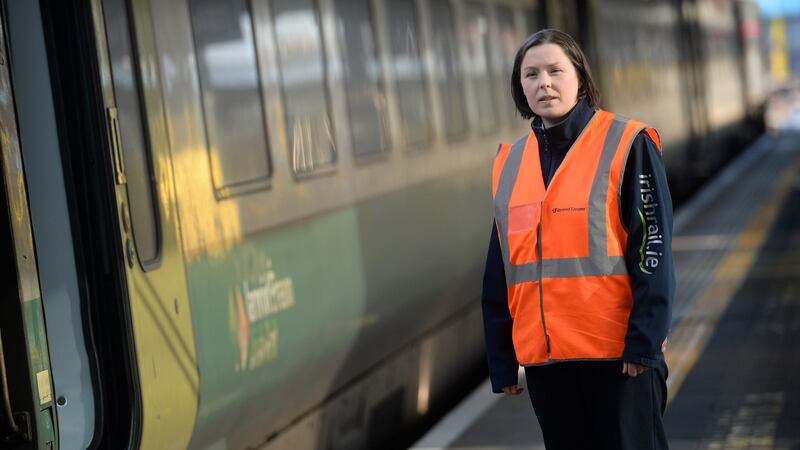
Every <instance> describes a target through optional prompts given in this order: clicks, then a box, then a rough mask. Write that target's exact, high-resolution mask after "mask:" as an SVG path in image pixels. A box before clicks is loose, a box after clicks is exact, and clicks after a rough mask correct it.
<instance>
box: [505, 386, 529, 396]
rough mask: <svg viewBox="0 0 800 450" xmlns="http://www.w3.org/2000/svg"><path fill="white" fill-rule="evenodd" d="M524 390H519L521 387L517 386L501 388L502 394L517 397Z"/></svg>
mask: <svg viewBox="0 0 800 450" xmlns="http://www.w3.org/2000/svg"><path fill="white" fill-rule="evenodd" d="M524 390H525V389H523V388H521V387H519V386H517V385H513V386H506V387H504V388H503V393H504V394H506V395H519V394H521V393H522V391H524Z"/></svg>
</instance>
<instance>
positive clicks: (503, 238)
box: [494, 135, 535, 286]
mask: <svg viewBox="0 0 800 450" xmlns="http://www.w3.org/2000/svg"><path fill="white" fill-rule="evenodd" d="M528 136H530V135H528ZM528 136H523V137H521V138H520V139H518V140H517V142H515V143H514V145H512V146H511V150H509V151H508V156H507V157H506V163H505V165H503V171H502V172H501V173H500V179H499V180H498V182H497V192H496V193H495V196H494V205H495V211H494V217H495V220H497V227H498V230H497V234H499V235H500V247H501V249H500V250H501V251H500V253H502V254H503V266H504V267H506V284H507V285H509V286H510V285H511V284H513V283H514V281H513V280H514V278H512V277H511V271H510V270H508V268H510V267H513V266H512V265H511V264H510V263H509V259H508V258H509V255H508V203H509V202H510V201H511V192H512V191H514V183H516V181H517V174H519V167H520V164H521V163H522V153H523V152H524V151H525V144H527V143H528ZM534 139H535V138H534Z"/></svg>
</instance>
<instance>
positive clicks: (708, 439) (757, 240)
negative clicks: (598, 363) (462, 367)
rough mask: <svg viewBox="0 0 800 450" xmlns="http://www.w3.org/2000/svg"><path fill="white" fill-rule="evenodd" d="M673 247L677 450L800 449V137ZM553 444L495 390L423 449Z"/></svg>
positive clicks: (673, 430)
mask: <svg viewBox="0 0 800 450" xmlns="http://www.w3.org/2000/svg"><path fill="white" fill-rule="evenodd" d="M673 249H674V251H675V259H676V269H677V272H678V273H677V276H678V290H677V293H676V299H675V305H674V317H673V326H672V331H671V332H670V346H669V348H668V351H667V354H666V358H667V362H668V365H669V366H670V377H669V379H668V385H669V389H670V404H669V406H668V408H667V413H666V415H665V428H666V431H667V436H668V439H669V442H670V448H671V449H673V450H688V449H702V450H722V449H725V450H727V449H780V450H800V134H798V132H796V131H786V132H780V133H773V134H770V135H765V136H763V137H762V138H761V139H759V140H758V141H757V142H756V143H755V144H754V145H753V146H751V148H750V149H748V150H747V151H746V152H745V154H743V155H742V156H741V157H739V158H738V159H737V161H735V162H734V163H732V164H731V165H730V166H729V167H728V168H727V169H725V170H724V171H723V172H722V173H721V174H720V175H719V176H718V177H717V178H716V179H715V180H714V181H713V182H712V183H711V184H710V185H709V186H708V187H707V188H705V189H704V191H703V192H701V193H700V195H698V196H697V197H696V198H695V199H694V200H692V201H690V202H689V203H688V204H687V205H686V206H685V207H683V208H682V209H681V211H679V212H678V213H677V215H676V221H675V239H674V245H673ZM521 382H522V383H523V385H524V378H523V377H522V373H521ZM542 442H543V441H542V437H541V430H540V429H539V425H538V423H537V421H536V417H535V415H534V413H533V410H532V408H531V405H530V401H529V399H528V396H527V393H524V394H523V395H520V396H518V397H504V396H500V395H495V394H492V393H491V392H490V388H489V385H488V381H487V383H485V384H484V385H483V386H481V387H479V388H478V389H477V390H476V391H475V392H474V393H473V394H472V395H471V396H470V397H469V398H468V399H466V400H465V401H464V402H463V403H462V404H461V405H460V406H459V407H458V408H456V409H455V410H454V411H453V412H452V413H451V414H450V415H449V416H448V417H446V418H445V419H444V420H443V421H442V422H441V423H440V424H439V425H437V427H436V428H434V429H433V430H432V431H431V432H430V433H429V434H428V435H426V436H425V437H424V438H423V439H421V440H420V441H419V442H418V443H417V444H416V445H415V446H414V447H412V448H413V449H415V450H423V449H425V450H433V449H445V448H446V449H453V450H455V449H458V450H503V449H544V445H543V443H542Z"/></svg>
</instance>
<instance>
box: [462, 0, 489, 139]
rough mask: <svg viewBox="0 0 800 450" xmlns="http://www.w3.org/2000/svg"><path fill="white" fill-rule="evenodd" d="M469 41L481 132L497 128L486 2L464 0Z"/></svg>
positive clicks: (470, 71)
mask: <svg viewBox="0 0 800 450" xmlns="http://www.w3.org/2000/svg"><path fill="white" fill-rule="evenodd" d="M464 16H465V17H464V18H465V22H466V23H465V26H466V34H467V36H466V38H467V39H466V44H467V61H466V71H467V75H468V76H469V77H470V79H471V80H472V93H473V95H474V96H475V100H476V101H477V102H476V103H477V109H478V127H477V128H478V130H479V131H480V132H482V133H487V132H491V131H494V130H495V129H496V128H497V118H496V112H495V111H496V106H495V104H494V97H495V96H494V95H493V91H492V83H491V80H490V76H491V74H490V72H489V64H490V62H491V58H490V52H489V49H490V46H489V17H488V14H487V13H486V6H485V5H484V4H483V3H477V2H466V3H465V4H464Z"/></svg>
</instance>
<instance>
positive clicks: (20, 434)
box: [0, 3, 57, 450]
mask: <svg viewBox="0 0 800 450" xmlns="http://www.w3.org/2000/svg"><path fill="white" fill-rule="evenodd" d="M5 10H6V5H5V3H0V152H2V158H0V166H1V167H0V260H2V261H0V267H3V270H2V271H0V448H4V449H50V450H52V449H56V448H57V442H56V436H57V432H56V423H55V411H54V407H55V403H54V400H53V388H52V378H51V372H50V355H49V351H48V345H47V339H46V334H45V322H44V314H43V309H42V298H41V294H40V290H39V274H38V272H37V268H36V254H35V252H34V247H33V234H32V230H31V222H30V215H29V211H28V194H27V191H26V181H25V174H24V171H23V166H22V155H21V152H20V142H19V136H18V131H17V116H16V109H15V100H14V91H13V88H12V83H11V76H10V73H9V65H10V58H9V52H8V48H7V47H6V42H7V39H6V36H7V34H6V33H7V22H6V14H5Z"/></svg>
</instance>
